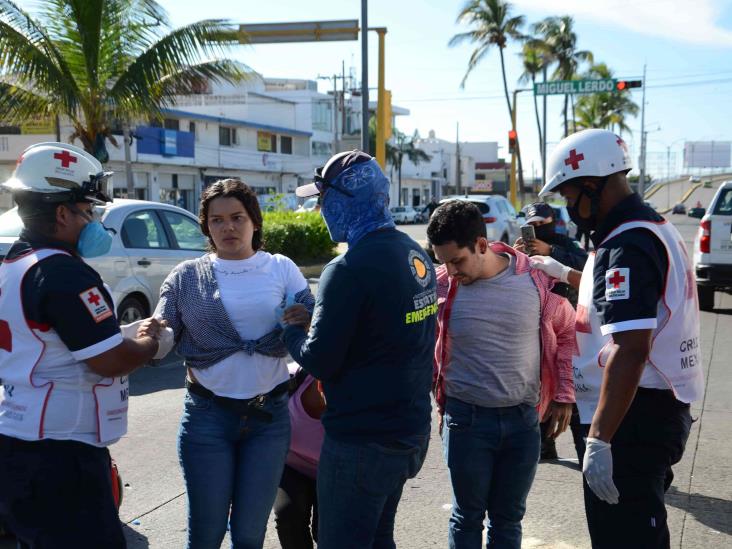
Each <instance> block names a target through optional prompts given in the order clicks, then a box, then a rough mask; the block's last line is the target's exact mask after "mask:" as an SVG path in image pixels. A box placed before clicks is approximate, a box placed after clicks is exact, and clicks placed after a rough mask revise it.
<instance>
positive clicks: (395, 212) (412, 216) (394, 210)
mask: <svg viewBox="0 0 732 549" xmlns="http://www.w3.org/2000/svg"><path fill="white" fill-rule="evenodd" d="M389 211H390V212H391V217H392V218H393V219H394V223H396V224H397V225H399V224H400V223H416V222H417V217H418V215H419V213H418V212H417V210H415V209H414V207H412V206H392V207H391V208H389Z"/></svg>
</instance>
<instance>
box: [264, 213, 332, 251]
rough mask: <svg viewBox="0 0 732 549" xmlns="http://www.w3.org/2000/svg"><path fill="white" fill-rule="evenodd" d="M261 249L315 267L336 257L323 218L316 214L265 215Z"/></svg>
mask: <svg viewBox="0 0 732 549" xmlns="http://www.w3.org/2000/svg"><path fill="white" fill-rule="evenodd" d="M263 216H264V233H263V235H262V236H263V239H264V249H265V250H267V251H268V252H269V253H272V254H282V255H286V256H287V257H289V258H290V259H292V260H293V261H295V262H296V263H314V262H317V261H321V260H330V259H331V258H333V257H334V256H335V252H334V249H335V244H333V241H332V240H331V239H330V235H329V234H328V229H327V227H326V226H325V222H324V221H323V218H322V217H321V216H320V214H319V213H317V212H301V213H295V212H290V211H274V212H264V213H263Z"/></svg>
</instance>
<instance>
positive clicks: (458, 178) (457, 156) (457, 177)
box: [455, 122, 463, 194]
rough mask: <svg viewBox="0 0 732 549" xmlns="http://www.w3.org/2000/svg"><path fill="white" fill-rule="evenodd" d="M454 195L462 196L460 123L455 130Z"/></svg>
mask: <svg viewBox="0 0 732 549" xmlns="http://www.w3.org/2000/svg"><path fill="white" fill-rule="evenodd" d="M455 164H456V169H455V171H456V173H455V194H462V190H461V189H460V187H461V186H462V175H463V174H462V169H461V166H460V122H458V123H457V127H456V129H455Z"/></svg>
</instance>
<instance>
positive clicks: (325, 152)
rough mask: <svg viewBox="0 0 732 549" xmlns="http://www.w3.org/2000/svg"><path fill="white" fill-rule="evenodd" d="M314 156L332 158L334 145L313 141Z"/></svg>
mask: <svg viewBox="0 0 732 549" xmlns="http://www.w3.org/2000/svg"><path fill="white" fill-rule="evenodd" d="M312 150H313V156H330V155H331V154H332V151H333V145H331V144H330V143H325V142H323V141H313V145H312Z"/></svg>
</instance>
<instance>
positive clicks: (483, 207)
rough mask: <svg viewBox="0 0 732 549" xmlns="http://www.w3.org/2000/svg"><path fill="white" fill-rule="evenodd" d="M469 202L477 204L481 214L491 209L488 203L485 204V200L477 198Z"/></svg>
mask: <svg viewBox="0 0 732 549" xmlns="http://www.w3.org/2000/svg"><path fill="white" fill-rule="evenodd" d="M470 202H472V203H473V204H475V205H476V206H478V209H479V210H480V213H482V214H487V213H489V212H490V211H491V207H490V206H489V205H488V204H486V203H485V202H480V201H478V200H471V201H470Z"/></svg>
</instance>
